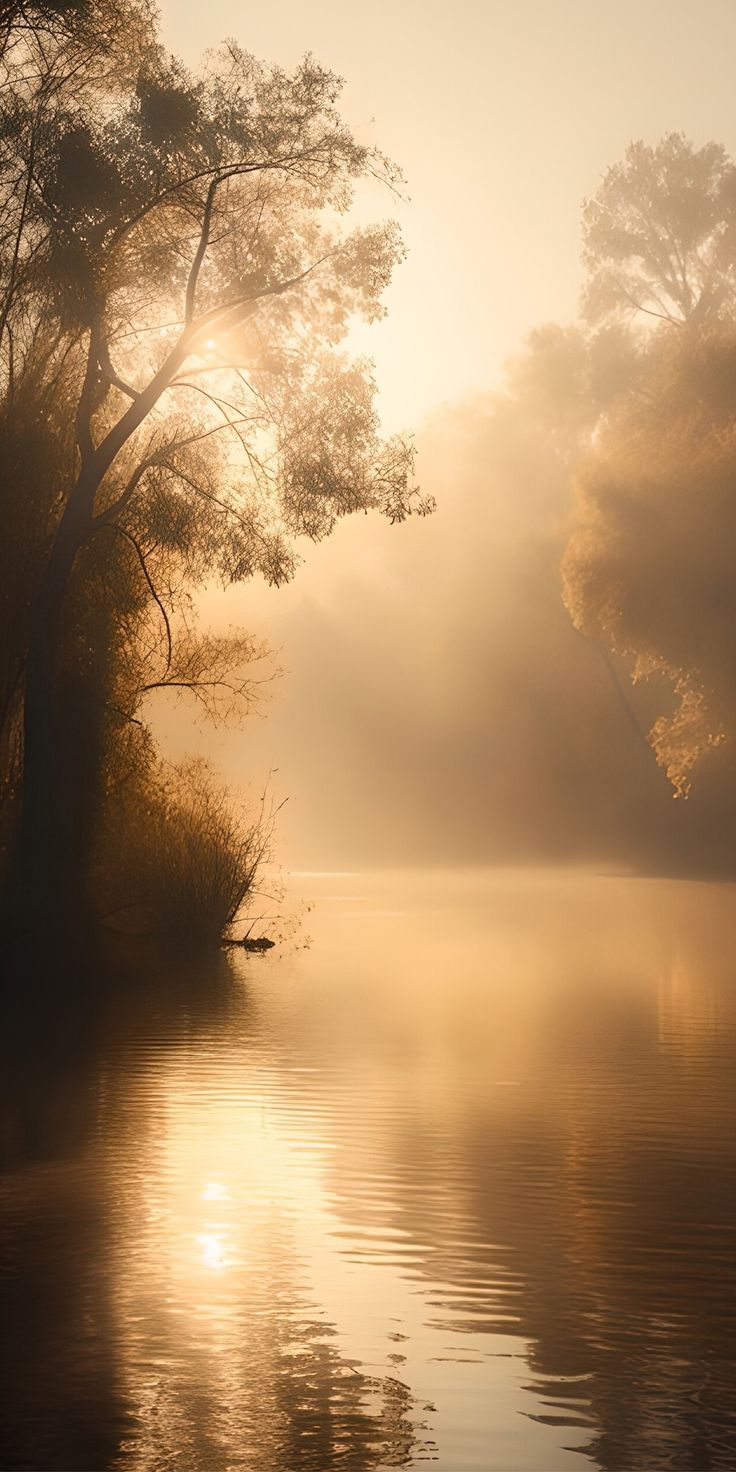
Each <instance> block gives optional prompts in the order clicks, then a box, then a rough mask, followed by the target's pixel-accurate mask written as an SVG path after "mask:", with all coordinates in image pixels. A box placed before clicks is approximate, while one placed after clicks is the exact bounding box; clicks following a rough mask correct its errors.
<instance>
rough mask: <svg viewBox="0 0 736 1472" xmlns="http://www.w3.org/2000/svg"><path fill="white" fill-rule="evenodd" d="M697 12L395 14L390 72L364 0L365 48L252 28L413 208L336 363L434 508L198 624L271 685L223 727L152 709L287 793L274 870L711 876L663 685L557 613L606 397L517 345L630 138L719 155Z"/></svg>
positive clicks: (714, 6)
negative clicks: (663, 729)
mask: <svg viewBox="0 0 736 1472" xmlns="http://www.w3.org/2000/svg"><path fill="white" fill-rule="evenodd" d="M706 9H707V17H706V19H707V22H708V24H700V25H696V21H695V15H694V12H692V11H691V9H690V7H688V6H681V7H678V8H677V10H676V12H675V13H673V12H672V9H671V7H667V8H666V9H665V8H664V7H662V6H659V5H656V6H651V7H647V10H646V13H644V14H642V13H641V11H640V9H639V8H635V7H633V6H629V5H625V6H624V7H623V9H622V8H620V7H619V8H618V9H617V11H616V12H615V13H613V12H611V13H610V14H609V13H604V12H603V11H602V10H601V9H600V8H599V7H596V8H595V9H593V10H591V9H590V7H588V6H582V7H581V6H579V5H577V4H576V5H574V6H571V5H568V4H565V5H562V4H557V5H553V6H551V7H550V6H541V5H537V4H532V5H529V6H526V7H524V9H523V12H520V13H519V14H518V15H517V16H516V17H515V18H514V17H511V16H510V15H509V14H507V13H506V10H505V8H504V7H501V6H500V5H498V4H495V5H491V6H483V7H479V6H476V5H474V4H464V5H463V6H461V8H460V12H459V16H458V15H455V16H453V18H452V19H451V18H450V17H449V16H448V15H447V14H445V13H440V12H439V11H438V12H436V13H435V11H434V10H432V9H430V11H429V12H427V11H425V10H424V8H423V9H422V16H421V18H420V16H419V15H418V13H417V11H416V8H415V7H414V6H413V5H411V6H407V7H402V8H401V11H400V13H399V14H398V15H395V14H393V12H392V15H391V27H392V29H391V36H392V41H391V47H390V50H389V52H388V54H386V55H384V54H383V52H384V44H383V41H382V40H381V39H380V36H379V31H380V26H379V24H378V23H379V21H380V18H381V15H382V14H383V11H384V7H379V8H378V11H377V12H376V15H375V17H374V25H373V28H371V29H369V30H368V31H366V28H365V27H364V26H362V25H358V24H357V20H356V17H355V16H354V15H352V14H350V15H348V14H347V13H342V12H340V13H338V8H337V7H335V6H333V5H331V4H330V3H324V4H322V5H318V6H316V7H311V8H310V11H309V15H308V17H307V16H306V15H305V16H304V18H303V20H302V18H295V17H294V15H293V12H292V9H291V7H288V6H286V5H276V6H274V7H271V8H270V9H269V12H268V15H267V16H266V15H265V14H259V15H255V16H252V17H249V24H248V37H247V44H248V45H249V46H251V47H252V48H253V50H254V51H256V52H257V53H260V54H264V55H266V56H269V57H270V56H274V57H276V56H277V57H278V58H279V60H286V61H287V62H288V61H289V59H290V58H291V57H292V55H293V57H294V58H296V57H297V56H298V55H299V54H300V51H301V50H303V49H305V48H306V47H309V48H311V49H313V50H315V51H316V52H317V53H318V54H319V55H320V56H324V59H325V60H327V61H328V62H330V63H331V64H333V65H335V66H336V67H337V68H338V69H339V70H340V71H342V72H343V73H344V74H345V75H346V77H347V78H348V88H347V92H346V105H347V107H348V110H349V111H350V112H351V115H352V116H353V117H354V118H355V120H356V123H357V125H358V126H359V128H362V129H363V130H364V132H365V134H366V136H368V135H370V136H371V137H373V136H375V137H377V138H379V139H380V140H384V135H385V138H387V139H389V140H390V142H391V148H392V151H393V152H394V154H395V155H396V156H397V157H398V158H399V160H400V162H401V163H402V165H403V166H404V168H405V170H406V172H407V174H408V176H409V186H410V194H411V201H410V202H407V201H405V200H403V199H400V200H396V201H392V202H391V212H392V213H395V214H397V216H398V217H399V219H400V221H401V224H402V229H403V230H404V232H405V234H406V238H407V243H408V246H409V255H408V260H407V262H406V263H405V265H404V266H403V267H402V269H401V271H400V272H399V273H398V276H397V279H396V281H395V283H394V284H393V285H392V287H391V290H390V293H389V296H388V316H387V319H386V321H385V322H379V323H378V324H376V325H374V326H373V327H371V328H370V329H366V330H362V329H361V332H360V333H356V334H355V336H354V340H353V347H354V348H355V349H356V350H361V351H364V350H365V351H368V352H369V353H370V354H371V355H372V356H373V357H374V358H375V361H376V369H377V373H376V376H377V382H378V385H379V403H380V406H381V410H382V413H383V417H384V422H385V423H386V425H387V426H388V427H389V428H390V429H393V428H394V427H397V426H398V427H405V426H406V425H407V424H411V423H412V422H413V425H414V429H415V431H416V435H417V443H418V451H419V453H418V461H417V476H418V479H419V481H420V483H421V486H422V489H423V490H424V491H426V492H428V493H430V494H432V495H434V496H435V497H436V500H437V512H436V515H435V516H434V517H432V518H430V519H429V520H427V521H425V522H419V521H415V520H410V521H409V522H408V523H407V524H405V525H402V526H398V527H392V526H387V525H385V524H384V523H383V522H380V521H379V520H378V519H377V518H370V517H369V518H367V519H366V518H363V517H362V516H361V517H358V518H356V519H355V520H351V519H348V520H346V521H345V522H344V523H341V524H338V527H337V529H336V531H335V532H334V534H333V535H332V536H331V537H330V538H329V539H328V540H327V541H326V542H325V543H323V544H321V545H319V546H311V545H309V544H308V543H303V544H302V545H301V547H300V552H301V555H302V557H303V563H302V565H301V567H300V568H299V569H298V572H297V576H296V579H295V581H294V583H293V584H291V585H289V586H287V587H285V588H281V589H278V590H271V589H268V588H266V587H264V586H262V585H260V584H256V583H250V584H248V585H246V586H244V587H241V588H240V589H239V590H231V591H229V592H227V593H225V594H222V593H220V592H219V591H218V590H216V589H213V588H209V589H207V590H206V592H205V594H204V596H203V608H204V610H205V611H206V614H207V617H208V618H211V619H212V620H213V621H214V622H215V623H216V624H218V625H222V626H226V625H229V624H242V625H245V626H246V627H247V628H248V629H249V630H252V631H253V632H254V633H255V634H257V635H258V636H262V637H264V638H265V639H266V640H267V641H268V643H269V644H270V646H271V648H272V650H273V651H274V655H273V661H272V664H273V668H276V667H278V669H279V671H280V676H279V678H278V679H277V680H276V681H275V682H274V684H273V686H271V687H267V688H266V690H265V691H264V700H263V703H262V705H261V706H260V709H259V710H258V711H257V712H256V713H255V714H253V715H251V717H250V718H249V720H248V721H247V722H246V725H245V728H244V729H243V730H239V731H234V730H225V731H223V730H220V731H212V730H207V729H204V728H197V727H194V726H193V724H192V721H191V719H190V713H188V712H187V711H186V709H185V708H184V707H183V706H182V705H179V706H178V707H177V708H176V710H175V711H172V710H168V711H165V710H163V709H159V711H158V713H157V728H158V729H159V730H160V732H161V735H162V738H163V741H164V748H165V750H166V751H167V752H168V753H169V754H171V755H175V756H180V755H182V754H183V753H185V752H187V751H190V750H192V749H193V748H194V749H197V750H199V751H201V752H203V753H204V754H205V755H207V756H208V757H210V758H212V760H213V761H214V763H215V764H216V765H217V766H218V768H220V769H221V770H222V771H223V773H224V775H225V777H226V779H227V780H228V781H229V782H230V783H232V784H235V785H236V786H238V785H245V786H246V787H247V788H248V789H249V791H250V793H251V795H255V794H257V793H258V792H260V790H261V788H262V786H263V785H264V783H267V784H268V785H269V790H270V792H271V793H272V795H273V800H274V801H275V802H280V801H281V800H282V799H287V803H286V806H285V807H284V809H283V810H282V812H281V814H280V816H279V827H278V844H277V847H278V852H279V855H280V857H281V858H282V859H283V861H284V862H286V863H287V864H288V865H290V866H292V867H304V868H331V867H341V866H342V867H344V866H345V865H348V866H351V865H353V866H356V867H359V866H361V865H365V864H381V863H386V862H390V863H394V862H400V863H414V862H418V861H422V862H428V863H432V864H441V863H448V862H452V863H456V862H475V861H483V862H507V861H508V862H536V861H549V860H554V861H558V862H562V863H572V862H576V863H579V862H590V863H592V864H595V865H602V866H604V867H605V866H606V865H611V866H613V867H614V868H622V867H623V868H634V869H643V870H646V871H652V870H653V871H662V870H664V871H671V872H679V871H680V870H683V869H686V870H689V871H691V872H696V873H697V872H701V871H702V872H710V871H724V870H729V869H730V867H731V865H732V859H733V857H734V850H733V844H732V841H731V837H730V830H731V827H732V809H733V800H732V796H731V794H732V791H733V782H732V780H731V778H730V776H729V774H728V770H727V763H725V762H724V761H723V760H721V763H720V767H719V766H718V761H717V760H709V761H708V762H706V763H705V764H704V766H703V770H702V771H701V772H699V774H698V778H697V781H696V783H695V785H694V788H693V791H692V793H691V796H690V798H689V799H688V801H687V802H685V801H682V800H679V801H676V800H674V793H673V788H672V786H671V785H670V783H669V782H668V780H667V777H666V775H665V771H664V770H663V767H662V765H658V763H657V760H656V757H655V755H654V753H653V751H652V749H651V747H650V746H648V745H647V742H646V739H645V738H646V734H647V732H648V731H649V729H650V727H651V726H652V723H653V722H654V721H655V720H656V719H657V718H658V717H660V716H661V713H662V710H665V711H668V710H671V707H672V700H671V696H670V695H669V694H668V692H667V691H666V690H665V689H664V688H663V687H661V682H660V688H659V689H657V688H655V689H654V690H652V689H651V688H650V689H647V688H643V687H638V688H637V689H636V691H632V690H631V688H630V684H629V675H630V673H631V670H632V668H633V664H634V661H633V660H632V659H631V658H629V659H626V658H624V659H619V658H617V657H613V658H612V657H611V651H610V647H608V648H607V646H606V640H605V639H597V638H593V639H590V638H585V637H583V635H582V634H581V633H579V632H578V631H576V630H575V629H574V628H573V626H572V623H571V620H570V617H569V614H568V612H567V610H566V608H565V606H564V604H563V601H562V592H561V577H560V562H561V558H562V557H563V553H564V549H565V545H566V542H567V540H568V537H569V535H570V531H571V518H572V517H574V506H575V492H574V481H575V475H576V452H574V451H573V449H572V448H571V446H572V442H573V440H574V439H575V435H576V434H578V436H579V432H580V430H581V424H580V423H574V424H571V422H570V416H571V415H572V419H573V420H575V418H576V416H578V417H579V418H580V420H581V422H582V421H583V420H586V415H587V418H588V419H589V420H590V423H587V422H586V424H585V433H586V434H589V433H590V432H591V424H592V420H593V418H594V417H595V413H597V412H598V410H599V408H600V405H593V404H592V403H589V404H588V405H587V406H586V405H583V406H582V407H581V404H580V402H579V399H580V391H579V389H578V388H577V387H576V386H575V385H573V384H572V379H573V378H574V374H575V371H576V370H575V364H574V361H573V360H574V356H575V351H576V349H575V347H574V344H575V342H576V337H575V334H576V332H577V330H578V329H577V328H575V327H571V328H570V329H564V331H569V333H570V342H571V343H572V344H573V347H572V348H571V352H572V359H571V360H570V361H568V359H567V357H566V351H567V350H566V349H565V348H564V346H563V347H562V348H560V350H559V353H558V356H557V357H555V353H556V351H557V349H555V348H554V346H552V349H551V351H550V353H549V354H548V358H547V359H546V360H545V350H544V347H543V346H542V348H541V350H540V349H539V341H540V339H539V336H538V337H537V339H536V342H537V347H536V348H535V346H534V343H535V338H534V331H535V330H536V331H537V333H538V328H539V323H540V322H541V323H544V322H545V321H552V320H553V319H556V320H558V321H563V322H565V321H567V322H574V319H575V312H576V309H577V301H578V297H579V293H580V289H581V286H582V284H583V271H582V268H581V266H580V263H579V252H580V207H581V205H582V203H583V200H584V199H585V198H586V197H590V196H591V195H592V194H593V193H594V192H595V190H596V188H597V187H598V185H599V183H600V181H601V178H602V177H603V175H604V172H605V170H606V168H607V167H608V166H609V165H611V164H612V163H614V162H615V161H616V160H617V159H618V158H620V157H621V155H622V154H623V152H624V150H625V148H626V146H627V144H628V143H629V142H630V140H631V139H632V138H636V137H638V136H643V137H645V139H646V140H647V141H648V142H650V143H656V141H657V138H658V137H659V136H661V135H664V134H666V133H667V131H668V130H671V129H678V130H679V129H682V130H684V131H685V132H686V133H687V134H688V136H690V137H692V139H693V147H696V148H697V147H699V146H701V145H702V143H703V142H704V141H705V139H706V138H708V137H709V136H713V137H715V138H717V139H718V140H719V141H723V143H724V144H725V145H726V147H728V146H729V144H730V145H731V146H733V142H734V135H733V124H732V116H731V102H730V78H729V76H728V75H727V71H726V69H724V67H723V65H722V61H721V58H722V57H724V56H725V55H726V54H727V53H728V51H729V48H730V42H731V40H732V39H733V34H734V32H733V28H734V24H735V23H736V22H735V21H734V17H733V14H732V12H731V10H730V9H729V8H728V7H725V6H723V5H721V4H720V3H711V4H710V5H709V6H708V7H706ZM573 22H574V23H573ZM164 23H165V26H166V27H167V33H168V35H169V37H170V39H171V41H172V44H174V45H176V46H177V47H179V48H180V49H181V50H182V51H183V54H184V55H185V57H186V58H187V59H189V58H191V57H194V56H195V55H196V54H197V53H198V51H199V50H200V49H201V46H202V45H203V44H204V42H205V40H206V39H207V38H208V37H209V36H210V34H211V32H212V27H213V26H215V27H216V28H217V27H219V30H220V31H223V30H227V29H228V28H229V27H230V28H232V29H233V30H237V31H238V34H240V31H241V30H242V23H241V20H240V17H239V13H238V12H237V11H236V9H235V7H234V6H233V5H232V4H228V3H226V0H221V3H220V4H218V5H215V6H214V7H212V8H211V9H210V10H208V12H207V19H206V24H205V21H204V19H203V17H202V16H199V15H198V14H195V13H194V12H190V11H189V10H188V9H187V11H186V12H182V11H180V10H179V9H178V8H177V9H176V10H174V8H173V7H172V6H170V5H165V6H164ZM302 29H303V31H304V35H303V36H302ZM665 33H666V35H667V46H666V59H665V61H664V62H663V63H662V64H660V65H658V66H656V67H653V66H652V64H651V59H652V56H653V55H654V54H657V55H658V56H660V60H661V57H662V51H661V46H662V38H663V35H664V34H665ZM716 36H717V37H718V38H719V45H718V46H716V47H714V46H713V45H712V40H713V38H714V37H716ZM379 52H380V53H381V55H380V57H379ZM448 55H452V57H453V66H452V67H451V68H448V66H447V57H448ZM614 61H615V64H614ZM609 63H610V64H609ZM614 76H615V78H616V81H615V86H614V85H613V83H612V80H611V79H612V77H614ZM706 78H707V86H706V85H705V81H706ZM701 82H702V85H701ZM438 95H442V99H443V101H442V107H441V108H440V109H438V108H437V106H436V98H437V96H438ZM624 96H625V98H626V106H625V107H622V105H621V99H622V97H624ZM369 99H370V111H368V106H369ZM371 115H375V117H376V119H377V122H376V123H373V122H369V121H368V119H369V117H370V116H371ZM583 117H584V118H585V127H581V126H580V120H581V118H583ZM484 140H486V141H484ZM450 177H452V179H453V186H452V200H451V207H450V208H448V203H449V196H448V179H449V178H450ZM379 203H380V205H381V208H382V209H383V203H382V202H381V201H379ZM375 205H376V201H375V200H374V201H372V206H373V207H375ZM545 330H546V331H547V332H548V333H549V334H551V336H550V338H549V342H550V343H552V344H554V340H555V339H554V334H555V332H556V330H557V329H554V328H551V327H550V328H547V329H542V334H541V340H542V343H543V341H544V331H545ZM530 331H531V332H532V338H531V345H530V339H529V333H530ZM558 347H559V343H558ZM535 355H536V356H535ZM525 362H526V364H527V370H525V369H524V363H525ZM535 364H536V370H535ZM525 371H526V373H527V376H526V379H525ZM535 371H536V378H535ZM566 373H569V374H570V381H569V382H567V381H566V379H565V374H566ZM530 375H531V376H530ZM576 395H577V399H578V402H577V404H576ZM583 397H584V394H583ZM578 449H579V446H578ZM655 687H656V681H655ZM637 728H638V729H637ZM707 739H710V738H707Z"/></svg>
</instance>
